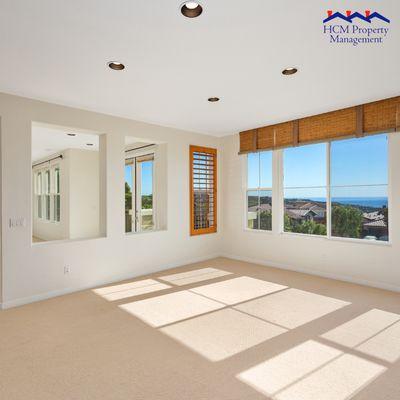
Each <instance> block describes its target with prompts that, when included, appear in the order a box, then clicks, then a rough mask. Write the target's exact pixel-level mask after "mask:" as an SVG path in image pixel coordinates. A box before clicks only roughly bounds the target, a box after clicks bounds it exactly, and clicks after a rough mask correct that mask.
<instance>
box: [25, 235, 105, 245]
mask: <svg viewBox="0 0 400 400" xmlns="http://www.w3.org/2000/svg"><path fill="white" fill-rule="evenodd" d="M99 239H107V236H93V237H88V238H77V239H59V240H57V239H56V240H43V241H42V242H31V245H32V247H41V246H46V245H48V244H49V245H52V244H67V243H76V242H87V241H89V240H99Z"/></svg>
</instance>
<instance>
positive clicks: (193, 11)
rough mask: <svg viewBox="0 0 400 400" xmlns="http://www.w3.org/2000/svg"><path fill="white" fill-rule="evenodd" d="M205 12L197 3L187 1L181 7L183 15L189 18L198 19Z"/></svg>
mask: <svg viewBox="0 0 400 400" xmlns="http://www.w3.org/2000/svg"><path fill="white" fill-rule="evenodd" d="M202 12H203V7H202V6H201V5H200V4H199V3H196V2H195V1H186V2H185V3H183V4H182V6H181V13H182V14H183V15H184V16H185V17H188V18H196V17H198V16H199V15H200V14H201V13H202Z"/></svg>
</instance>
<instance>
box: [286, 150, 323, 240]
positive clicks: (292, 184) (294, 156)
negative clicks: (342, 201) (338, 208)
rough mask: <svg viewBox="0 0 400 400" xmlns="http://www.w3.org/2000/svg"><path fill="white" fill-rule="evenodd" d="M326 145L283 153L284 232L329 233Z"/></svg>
mask: <svg viewBox="0 0 400 400" xmlns="http://www.w3.org/2000/svg"><path fill="white" fill-rule="evenodd" d="M326 146H327V145H326V143H323V144H312V145H307V146H301V147H291V148H287V149H285V150H284V152H283V166H284V168H283V170H284V172H283V179H284V188H283V189H284V231H285V232H295V233H303V234H311V235H326V234H327V159H326V157H327V150H326Z"/></svg>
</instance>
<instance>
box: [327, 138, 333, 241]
mask: <svg viewBox="0 0 400 400" xmlns="http://www.w3.org/2000/svg"><path fill="white" fill-rule="evenodd" d="M331 225H332V200H331V143H330V142H328V143H327V144H326V236H327V237H328V238H330V237H331V236H332V235H331Z"/></svg>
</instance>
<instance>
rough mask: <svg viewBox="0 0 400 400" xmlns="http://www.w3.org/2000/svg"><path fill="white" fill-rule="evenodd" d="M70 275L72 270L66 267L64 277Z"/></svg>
mask: <svg viewBox="0 0 400 400" xmlns="http://www.w3.org/2000/svg"><path fill="white" fill-rule="evenodd" d="M69 273H70V269H69V267H68V266H65V267H64V275H68V274H69Z"/></svg>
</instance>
